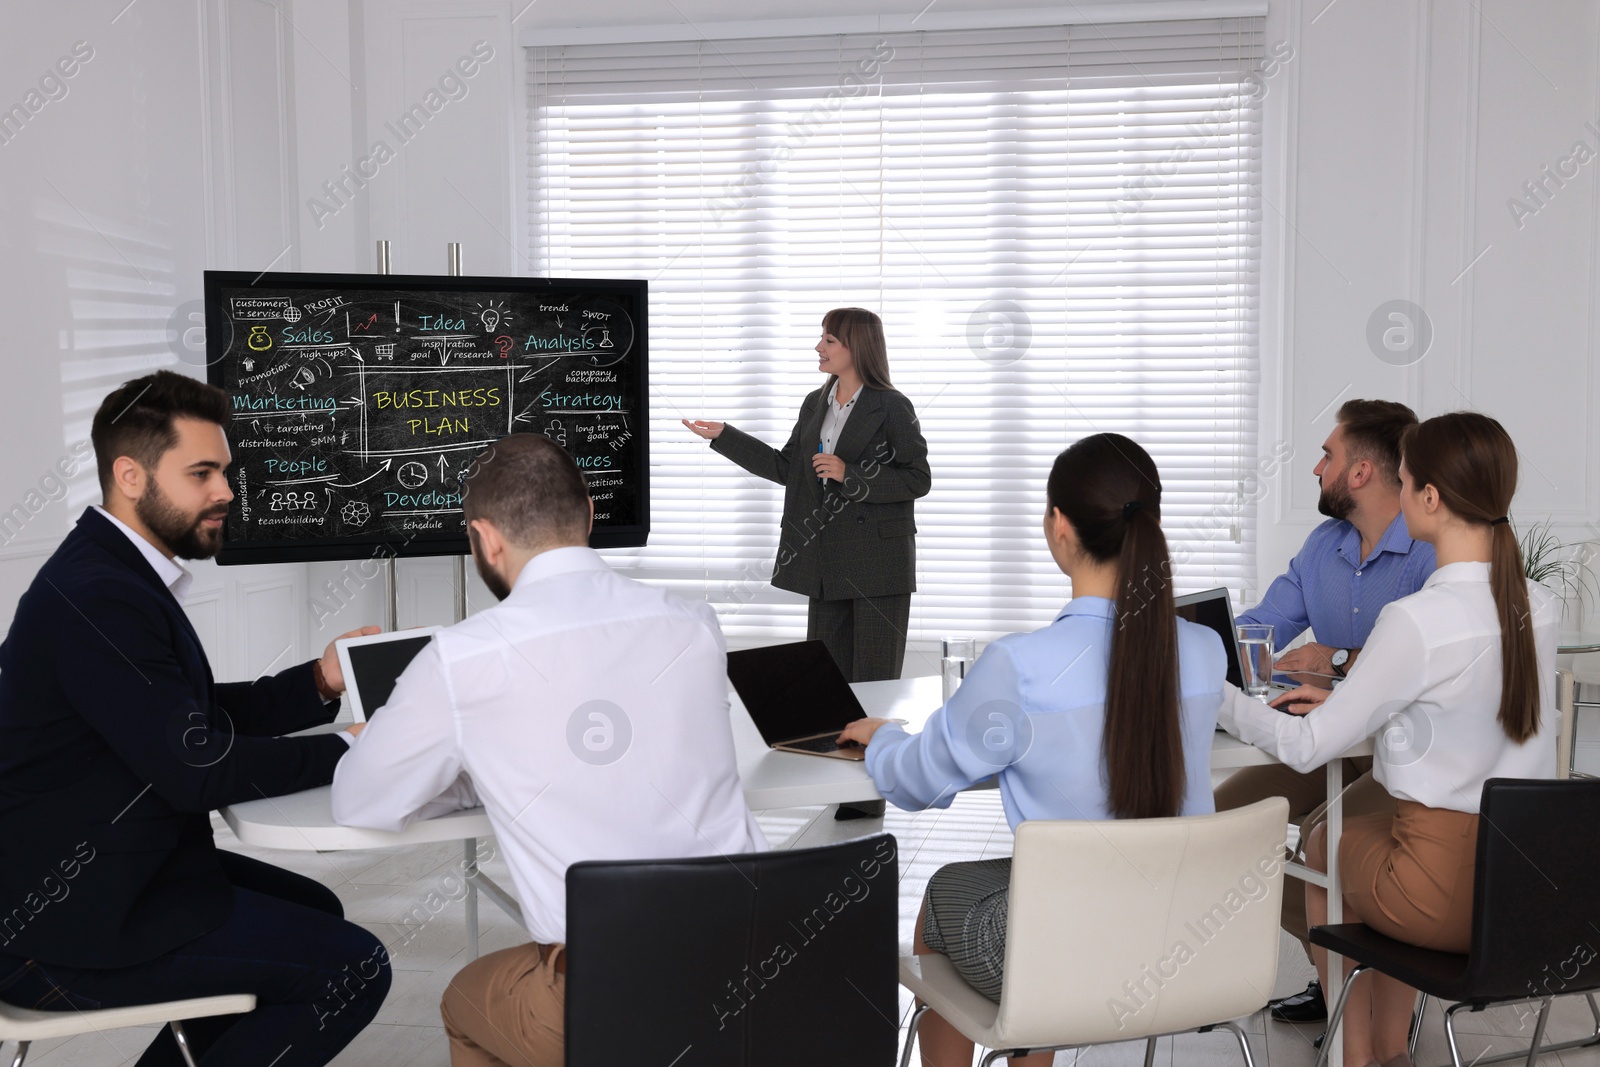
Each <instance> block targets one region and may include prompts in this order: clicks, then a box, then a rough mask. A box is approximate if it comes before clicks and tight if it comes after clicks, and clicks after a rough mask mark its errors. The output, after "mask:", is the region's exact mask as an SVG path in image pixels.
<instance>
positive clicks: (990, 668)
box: [867, 596, 1227, 830]
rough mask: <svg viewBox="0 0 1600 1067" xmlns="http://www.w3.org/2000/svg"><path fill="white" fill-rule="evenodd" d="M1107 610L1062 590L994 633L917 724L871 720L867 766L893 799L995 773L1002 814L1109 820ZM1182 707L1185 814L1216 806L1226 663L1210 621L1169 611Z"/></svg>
mask: <svg viewBox="0 0 1600 1067" xmlns="http://www.w3.org/2000/svg"><path fill="white" fill-rule="evenodd" d="M1114 616H1115V609H1114V607H1113V605H1112V602H1111V601H1109V600H1107V599H1105V598H1104V597H1087V596H1086V597H1078V598H1076V599H1074V600H1072V601H1070V602H1069V603H1068V604H1067V606H1066V607H1065V608H1063V609H1062V611H1061V614H1060V615H1058V616H1056V620H1055V622H1053V623H1051V624H1050V625H1049V626H1046V627H1045V628H1044V629H1042V630H1035V631H1033V632H1032V633H1025V634H1009V635H1007V636H1005V637H1002V638H1000V639H999V640H998V641H995V642H994V643H993V644H991V645H990V646H989V647H988V648H987V649H985V650H984V653H983V655H982V656H980V657H978V661H977V662H976V663H974V664H973V665H972V667H971V669H970V670H969V671H968V672H967V678H966V680H965V681H964V682H962V684H961V688H960V689H958V690H956V693H955V695H954V696H952V697H951V698H950V700H949V702H948V703H946V704H945V705H944V706H943V707H941V708H940V709H939V710H938V711H936V712H934V713H933V715H932V716H931V717H930V718H929V719H928V722H927V725H926V726H925V727H924V728H923V730H922V732H921V733H917V734H908V733H907V732H906V731H905V730H903V729H901V728H900V727H899V726H895V725H887V726H883V727H880V728H879V730H878V732H877V733H876V734H874V735H873V738H872V743H871V744H870V745H868V746H867V773H869V774H871V775H872V780H873V782H874V784H876V785H877V787H878V791H879V792H881V793H882V794H883V795H884V797H885V798H887V799H888V800H890V801H892V802H893V803H894V804H895V806H896V807H901V808H907V809H909V810H913V811H918V810H921V809H923V808H945V807H949V806H950V801H951V800H952V799H954V797H955V795H956V794H957V793H958V792H960V791H961V790H963V789H966V788H968V787H969V786H972V785H974V784H976V783H977V782H980V781H982V780H983V779H985V778H988V777H990V776H992V775H995V774H998V775H999V781H1000V796H1001V800H1002V802H1003V803H1004V805H1005V811H1006V821H1007V822H1008V823H1010V824H1011V828H1012V829H1013V830H1015V829H1016V827H1017V824H1018V823H1020V822H1022V821H1023V820H1024V819H1109V818H1111V817H1112V816H1111V813H1110V812H1109V811H1108V810H1107V788H1108V782H1107V779H1106V767H1105V756H1104V752H1103V750H1102V744H1103V731H1104V726H1105V699H1106V672H1107V669H1108V666H1109V664H1110V659H1111V633H1112V625H1113V619H1114ZM1178 668H1179V684H1180V690H1179V693H1180V697H1181V706H1180V711H1179V714H1180V717H1181V719H1182V726H1183V762H1184V769H1185V771H1186V772H1187V775H1186V776H1187V783H1188V785H1187V790H1186V791H1185V793H1184V799H1183V810H1182V812H1181V814H1184V815H1204V814H1208V813H1210V812H1212V811H1214V810H1215V808H1214V806H1213V804H1212V799H1211V742H1212V735H1213V733H1214V732H1215V730H1216V726H1217V710H1218V708H1219V707H1220V706H1221V704H1222V686H1223V676H1224V674H1225V673H1226V670H1227V665H1226V659H1225V656H1224V652H1223V648H1222V641H1221V639H1220V638H1218V636H1217V634H1216V632H1215V631H1213V630H1211V629H1208V628H1207V627H1204V626H1196V625H1194V624H1193V623H1189V622H1185V621H1183V620H1181V619H1180V620H1179V621H1178Z"/></svg>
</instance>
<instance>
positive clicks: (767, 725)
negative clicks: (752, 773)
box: [728, 641, 867, 745]
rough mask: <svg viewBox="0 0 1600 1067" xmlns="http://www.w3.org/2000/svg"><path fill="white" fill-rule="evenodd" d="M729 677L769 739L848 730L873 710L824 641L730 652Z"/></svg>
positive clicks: (769, 741) (780, 740)
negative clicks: (855, 690)
mask: <svg viewBox="0 0 1600 1067" xmlns="http://www.w3.org/2000/svg"><path fill="white" fill-rule="evenodd" d="M728 680H729V681H731V682H732V683H733V688H734V689H735V690H736V691H737V692H738V694H739V699H740V700H742V701H744V706H745V710H746V711H748V712H749V713H750V718H751V720H752V721H753V722H754V723H755V724H756V729H758V730H760V731H761V737H762V739H763V740H764V741H766V743H767V744H769V745H776V744H781V743H783V742H784V741H793V740H794V739H796V738H799V737H810V736H812V735H814V734H820V733H825V732H827V731H829V730H842V729H844V728H845V726H846V725H848V724H849V723H851V722H854V721H855V720H856V719H861V718H865V717H866V714H867V713H866V712H865V711H863V710H861V702H860V701H859V700H857V699H856V695H855V693H853V692H852V691H851V689H850V683H849V682H847V681H845V677H844V673H843V672H842V671H840V670H839V665H838V664H837V663H835V662H834V661H833V657H832V656H831V655H829V654H828V649H827V646H826V645H824V644H823V643H822V642H821V641H795V642H793V643H791V644H787V645H768V646H766V647H765V648H747V649H743V650H741V651H738V652H729V653H728Z"/></svg>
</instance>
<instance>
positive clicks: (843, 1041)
mask: <svg viewBox="0 0 1600 1067" xmlns="http://www.w3.org/2000/svg"><path fill="white" fill-rule="evenodd" d="M895 851H896V850H895V840H894V838H893V837H891V836H890V835H888V834H880V835H878V836H876V837H867V838H861V839H859V840H855V841H846V842H844V843H842V844H838V845H831V846H828V847H826V848H810V849H800V850H796V851H792V852H761V853H755V854H751V855H742V856H709V857H705V858H701V859H679V860H654V861H643V862H630V861H622V862H611V861H607V862H593V863H576V864H573V865H572V866H571V867H570V868H568V870H567V1005H566V1031H567V1033H566V1043H567V1064H568V1067H616V1065H617V1064H621V1063H653V1064H661V1065H662V1067H666V1065H668V1064H677V1065H678V1067H791V1065H792V1067H814V1065H816V1064H829V1065H830V1067H831V1065H839V1067H852V1065H861V1067H868V1065H870V1067H882V1065H883V1064H887V1063H892V1062H893V1061H894V1054H895V1042H896V1040H897V1039H898V1023H897V1021H896V1017H897V1015H898V1000H897V997H898V986H897V980H896V977H895V975H896V971H895V967H896V962H897V959H896V958H897V957H898V956H899V954H900V953H899V948H898V940H899V931H898V914H899V892H898V883H899V869H898V864H897V863H896V855H895Z"/></svg>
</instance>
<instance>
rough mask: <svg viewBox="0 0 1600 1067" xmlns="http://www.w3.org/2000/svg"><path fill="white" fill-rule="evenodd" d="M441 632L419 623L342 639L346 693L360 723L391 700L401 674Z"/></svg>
mask: <svg viewBox="0 0 1600 1067" xmlns="http://www.w3.org/2000/svg"><path fill="white" fill-rule="evenodd" d="M438 631H439V627H437V626H419V627H417V628H416V629H414V630H395V631H394V632H393V633H387V634H371V635H370V636H367V637H350V638H346V639H345V640H343V641H340V642H338V649H339V669H340V670H342V671H343V672H344V684H345V696H346V697H347V698H349V700H350V711H351V713H352V714H354V716H355V720H356V722H366V721H367V719H368V718H369V717H370V716H371V715H372V713H373V712H375V711H377V710H378V709H379V708H381V707H383V706H384V705H385V704H387V703H388V702H389V696H390V694H391V693H393V692H394V685H395V683H396V682H398V681H399V680H400V675H401V674H403V673H404V672H405V669H406V668H407V667H409V666H410V665H411V661H412V660H413V659H415V658H416V657H417V653H418V652H421V651H422V650H423V649H424V648H426V647H427V646H428V642H429V641H432V640H433V635H434V634H436V633H438Z"/></svg>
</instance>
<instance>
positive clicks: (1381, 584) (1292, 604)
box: [1237, 515, 1435, 648]
mask: <svg viewBox="0 0 1600 1067" xmlns="http://www.w3.org/2000/svg"><path fill="white" fill-rule="evenodd" d="M1434 566H1435V564H1434V558H1433V546H1432V545H1430V544H1428V543H1427V542H1425V541H1413V540H1412V539H1411V535H1410V533H1409V532H1407V530H1406V517H1405V516H1404V515H1396V516H1395V517H1394V521H1393V522H1391V523H1390V524H1389V528H1388V529H1387V530H1385V531H1384V532H1383V536H1382V537H1380V538H1379V539H1378V543H1377V544H1376V545H1374V546H1373V547H1372V553H1371V554H1370V555H1368V556H1367V558H1366V559H1362V558H1361V532H1360V531H1359V530H1357V529H1356V528H1355V527H1354V526H1352V525H1351V524H1350V523H1348V522H1346V521H1345V520H1343V519H1329V520H1328V521H1327V522H1325V523H1323V524H1322V525H1321V526H1318V527H1317V528H1316V529H1315V530H1312V531H1311V536H1310V537H1308V538H1306V543H1305V544H1304V545H1303V546H1302V547H1301V549H1300V551H1299V553H1298V554H1297V555H1296V556H1295V557H1294V559H1292V560H1290V561H1289V571H1288V573H1287V574H1281V575H1279V576H1278V577H1277V578H1275V579H1274V580H1273V582H1272V585H1271V586H1269V587H1268V588H1267V595H1266V596H1264V597H1262V598H1261V603H1259V604H1257V605H1256V606H1255V607H1253V608H1251V609H1250V610H1249V611H1246V612H1241V613H1240V614H1239V616H1238V619H1237V621H1238V622H1241V623H1246V622H1256V623H1271V624H1272V628H1273V630H1272V643H1273V645H1274V646H1276V647H1277V648H1284V647H1286V646H1287V645H1288V644H1289V642H1291V641H1293V640H1294V639H1295V638H1296V637H1299V636H1300V635H1301V634H1302V633H1304V632H1305V630H1306V628H1307V627H1310V629H1311V630H1312V632H1313V633H1315V634H1316V638H1317V640H1318V641H1319V642H1321V643H1322V644H1324V645H1331V646H1332V647H1334V648H1361V647H1362V646H1363V645H1365V644H1366V643H1367V636H1368V635H1369V634H1371V633H1372V627H1373V626H1374V625H1375V624H1376V623H1377V621H1378V612H1380V611H1382V610H1383V607H1384V605H1385V604H1388V603H1389V602H1390V601H1394V600H1399V599H1400V598H1401V597H1404V596H1410V595H1411V594H1412V593H1415V592H1416V591H1417V590H1419V589H1421V588H1422V583H1423V582H1425V581H1427V580H1428V576H1429V575H1430V574H1432V573H1433V570H1434Z"/></svg>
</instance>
